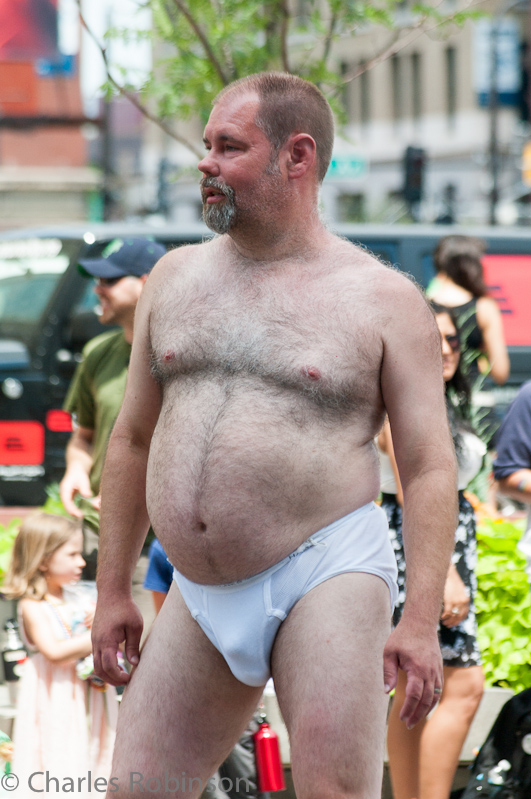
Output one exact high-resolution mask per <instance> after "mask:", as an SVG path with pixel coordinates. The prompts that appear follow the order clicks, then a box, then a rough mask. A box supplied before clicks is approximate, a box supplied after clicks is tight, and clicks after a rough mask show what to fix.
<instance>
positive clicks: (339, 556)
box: [173, 502, 398, 686]
mask: <svg viewBox="0 0 531 799" xmlns="http://www.w3.org/2000/svg"><path fill="white" fill-rule="evenodd" d="M347 572H365V573H367V574H375V575H376V576H377V577H381V578H382V580H384V581H385V582H386V583H387V586H388V588H389V593H390V600H391V601H390V613H392V610H393V608H394V606H395V604H396V601H397V598H398V589H397V583H396V578H397V567H396V559H395V555H394V552H393V548H392V546H391V543H390V540H389V532H388V525H387V518H386V515H385V513H384V511H383V510H382V509H381V508H379V507H378V505H375V504H374V502H370V503H369V504H368V505H363V507H361V508H358V509H357V510H355V511H353V512H352V513H349V514H348V515H347V516H344V517H343V518H342V519H338V520H337V521H335V522H332V524H329V525H328V526H327V527H323V529H322V530H319V532H317V533H314V534H313V535H311V536H310V538H308V539H307V540H306V541H304V543H302V544H301V545H300V547H298V548H297V549H296V550H295V551H294V552H292V553H291V555H288V556H287V557H286V558H284V559H283V560H281V561H280V563H276V564H275V565H274V566H271V568H269V569H266V571H263V572H260V573H259V574H255V575H254V576H253V577H249V578H248V579H246V580H240V581H238V582H236V583H228V584H224V585H199V584H198V583H193V582H191V581H190V580H188V579H187V578H186V577H184V576H183V575H182V574H180V572H178V571H177V569H174V572H173V577H174V580H175V581H176V583H177V585H178V587H179V590H180V592H181V594H182V597H183V599H184V601H185V603H186V605H187V607H188V609H189V611H190V613H191V614H192V616H193V618H194V619H195V620H196V621H197V622H198V624H199V625H200V626H201V629H202V630H203V632H204V633H205V635H206V636H207V637H208V638H209V639H210V641H211V642H212V643H213V644H214V646H215V647H216V649H217V650H218V651H219V652H221V654H222V655H223V657H224V658H225V660H226V662H227V664H228V666H229V668H230V670H231V671H232V673H233V674H234V676H235V677H236V678H237V679H238V680H240V681H241V682H243V683H245V684H246V685H252V686H260V685H264V684H265V683H266V682H267V680H268V679H269V677H270V676H271V665H270V661H271V651H272V649H273V643H274V641H275V636H276V634H277V632H278V628H279V627H280V625H281V624H282V622H283V621H284V619H285V618H286V617H287V615H288V613H289V612H290V610H291V609H292V608H293V606H294V605H295V603H296V602H298V600H299V599H301V598H302V597H303V596H304V595H305V594H307V593H308V591H311V590H312V588H315V587H316V586H317V585H319V584H320V583H323V582H324V581H325V580H329V579H330V578H331V577H336V576H337V575H339V574H345V573H347Z"/></svg>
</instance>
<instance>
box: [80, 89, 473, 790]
mask: <svg viewBox="0 0 531 799" xmlns="http://www.w3.org/2000/svg"><path fill="white" fill-rule="evenodd" d="M204 141H205V146H206V150H207V153H206V156H205V158H204V159H203V160H202V161H201V163H200V164H199V170H200V171H201V172H202V173H203V180H202V197H203V205H204V216H205V220H206V222H207V224H209V226H210V227H211V228H212V229H213V230H215V231H216V232H217V233H219V234H221V235H219V236H218V237H216V238H214V239H213V240H212V241H209V242H206V243H204V244H201V245H194V246H190V247H182V248H180V249H177V250H173V251H172V252H171V253H169V254H168V255H166V256H165V257H164V258H162V260H161V261H159V263H158V265H157V266H155V268H154V270H153V271H152V273H151V276H150V277H149V279H148V281H147V284H146V286H145V289H144V291H143V293H142V296H141V298H140V302H139V305H138V307H137V314H136V320H135V337H134V343H133V352H132V358H131V366H130V370H129V377H128V385H127V390H126V396H125V400H124V403H123V405H122V410H121V413H120V416H119V418H118V420H117V422H116V425H115V427H114V431H113V435H112V439H111V442H110V445H109V449H108V454H107V461H106V467H105V474H104V480H103V492H102V493H103V506H102V534H101V546H100V565H99V575H98V588H99V597H100V601H99V604H98V611H97V614H96V619H95V623H94V627H93V637H94V650H95V662H96V668H97V670H98V672H99V674H100V676H102V677H103V678H105V679H106V680H108V681H109V682H112V683H115V684H118V683H125V682H128V680H129V677H128V676H127V675H124V674H123V673H120V671H119V669H118V667H117V662H116V649H117V646H118V644H119V643H120V642H122V641H124V640H125V642H126V653H127V656H128V658H129V660H130V661H131V662H132V663H134V664H136V663H139V665H138V667H137V668H136V669H135V671H134V674H133V678H132V680H131V682H130V683H129V686H128V688H127V691H126V695H125V698H124V701H123V703H122V708H121V711H120V724H119V730H118V738H117V744H116V749H115V760H114V765H113V775H114V778H115V782H114V785H113V791H111V790H110V791H109V794H108V796H109V797H111V796H113V797H117V796H118V797H122V796H130V795H131V794H136V793H138V794H140V793H142V792H146V790H149V792H150V793H155V794H156V793H157V790H158V792H159V794H160V795H165V794H167V795H171V792H172V789H175V782H173V783H172V782H171V779H172V778H173V779H178V780H184V781H185V782H184V783H183V782H182V781H181V783H180V785H181V788H180V790H182V791H183V792H186V795H187V796H192V797H195V796H199V793H200V789H201V787H203V786H204V783H205V781H206V780H207V779H208V777H209V775H210V774H213V773H214V771H215V770H216V768H217V767H218V765H219V764H220V763H221V762H222V760H223V759H224V758H225V757H226V755H227V754H228V752H229V751H230V749H231V747H232V746H233V744H234V742H235V741H236V740H237V738H238V736H239V735H240V733H241V732H242V730H243V729H244V727H245V724H246V722H247V720H248V719H249V717H250V716H251V714H252V712H253V710H254V708H255V706H256V704H257V702H258V700H259V698H260V694H261V691H262V688H263V685H264V683H265V681H266V679H267V678H268V676H269V674H270V673H272V675H273V677H274V680H275V688H276V692H277V697H278V701H279V704H280V707H281V710H282V713H283V716H284V720H285V722H286V725H287V727H288V731H289V734H290V740H291V760H292V768H293V778H294V781H295V787H296V791H297V796H298V797H299V799H309V797H316V799H323V797H330V796H333V797H335V798H336V799H337V797H347V796H348V797H357V798H358V799H376V797H379V796H380V791H381V778H382V763H383V746H384V743H383V742H384V727H385V716H386V708H387V692H388V691H389V690H390V689H391V688H392V687H393V686H394V685H395V683H396V677H397V669H398V667H399V666H400V667H401V668H402V669H403V670H404V671H406V673H407V676H408V687H407V697H406V700H405V703H404V706H403V708H402V718H403V720H404V721H405V722H406V724H408V725H413V724H415V723H416V722H417V721H418V720H419V719H420V718H422V717H423V716H424V715H425V713H426V712H428V711H429V709H430V708H431V707H432V706H433V705H434V703H435V702H436V700H437V695H438V693H439V692H440V690H441V685H442V664H441V657H440V649H439V645H438V641H437V635H436V627H437V622H438V619H439V615H440V610H441V599H442V591H443V584H444V579H445V575H446V572H447V569H448V562H449V558H450V552H451V549H452V546H453V535H454V529H455V524H456V518H457V515H456V505H455V496H456V491H455V485H456V473H455V464H454V454H453V447H452V442H451V439H450V436H449V432H448V427H447V422H446V410H445V404H444V391H443V384H442V378H441V375H442V368H441V346H440V338H439V334H438V332H437V328H436V325H435V322H434V320H433V317H432V314H431V312H430V310H429V309H428V307H427V305H426V303H425V301H424V299H423V298H422V296H421V294H420V293H419V291H418V290H417V288H416V287H415V286H414V285H413V283H412V282H411V281H409V280H408V279H407V278H406V277H405V276H404V275H402V274H400V273H399V272H397V271H394V270H392V269H389V268H387V267H386V266H384V265H382V264H381V263H379V262H378V261H377V260H375V259H374V258H373V257H372V256H371V255H369V254H368V253H367V252H365V251H363V250H361V249H359V248H357V247H355V246H353V245H352V244H350V243H349V242H347V241H344V240H342V239H340V238H337V237H336V236H334V235H332V234H331V233H330V232H329V231H328V230H327V229H326V228H325V227H324V225H323V224H322V222H321V221H320V218H319V213H318V188H319V182H320V181H321V180H322V179H323V177H324V175H325V173H326V170H327V166H328V162H329V159H330V155H331V151H332V143H333V121H332V114H331V112H330V108H329V106H328V103H327V102H326V100H325V99H324V97H323V96H322V95H321V93H320V92H318V91H317V89H315V87H313V86H312V85H311V84H308V83H306V82H304V81H301V80H300V79H299V78H295V77H293V76H290V75H285V74H273V75H258V76H251V77H250V78H246V79H244V80H243V81H241V82H237V83H235V84H231V85H230V86H229V87H227V88H226V89H225V90H224V91H223V92H222V93H221V94H220V95H219V96H218V98H217V100H216V101H215V104H214V108H213V111H212V114H211V116H210V119H209V122H208V124H207V126H206V128H205V134H204ZM386 411H387V413H388V414H389V419H390V422H391V425H392V429H393V439H394V441H395V450H396V457H397V462H398V467H399V470H400V476H401V480H402V484H403V486H404V506H405V519H404V532H405V535H406V537H407V555H408V598H407V602H406V608H405V610H404V614H403V617H402V621H401V622H400V624H399V625H398V626H397V628H396V629H395V630H394V631H393V632H390V614H391V606H392V603H393V601H394V599H395V597H396V586H395V583H394V577H395V562H394V556H393V552H392V550H391V548H390V545H389V541H388V536H387V529H386V523H385V521H384V520H383V518H382V511H381V510H380V509H379V508H378V507H377V506H375V505H374V504H373V500H374V499H375V497H376V496H377V494H378V490H379V472H378V458H377V455H376V451H375V447H374V443H373V442H374V437H375V436H376V434H377V433H378V430H379V429H380V427H381V425H382V422H383V419H384V414H385V412H386ZM146 495H147V501H146ZM148 515H149V518H150V519H151V521H152V524H153V527H154V529H155V531H156V534H157V536H158V537H159V538H160V540H161V543H162V544H163V546H164V549H165V550H166V552H167V553H168V557H169V559H170V560H171V562H172V563H173V564H174V565H175V567H176V573H175V581H174V582H175V584H174V585H173V586H172V588H171V589H170V592H169V595H168V598H167V600H166V602H165V603H164V606H163V608H162V611H161V613H160V614H159V616H158V617H157V621H156V622H155V625H154V628H153V630H152V633H151V635H150V637H149V639H148V642H147V644H146V646H145V647H144V649H143V650H142V654H141V657H140V656H139V648H138V642H139V640H140V632H141V617H140V614H139V612H138V610H137V608H136V607H135V605H134V603H133V602H132V599H131V591H130V583H131V572H132V570H133V567H134V564H135V562H136V559H137V557H138V553H139V552H140V549H141V547H142V543H143V540H144V536H145V534H146V531H147V528H148ZM179 589H180V590H179ZM139 774H140V775H141V777H142V778H143V780H144V781H143V782H142V780H141V778H140V777H139V776H138V775H139ZM135 780H136V781H135ZM147 780H151V782H150V783H149V786H148V785H147ZM157 780H158V782H157ZM114 787H116V788H117V789H118V790H117V791H114Z"/></svg>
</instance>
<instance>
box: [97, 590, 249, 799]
mask: <svg viewBox="0 0 531 799" xmlns="http://www.w3.org/2000/svg"><path fill="white" fill-rule="evenodd" d="M261 693H262V689H261V688H250V687H249V686H247V685H243V683H241V682H239V681H238V680H237V679H236V678H235V677H234V676H233V675H232V674H231V672H230V670H229V668H228V666H227V664H226V663H225V661H224V659H223V658H222V657H221V655H220V654H219V652H218V651H217V649H215V647H214V646H212V644H211V643H210V641H209V640H208V639H207V637H206V636H205V634H204V633H203V631H202V630H201V629H200V627H199V625H198V624H197V623H196V622H195V621H194V619H193V618H192V617H191V615H190V613H189V611H188V609H187V607H186V605H185V604H184V602H183V600H182V598H181V595H180V593H179V590H178V588H177V586H176V585H175V584H172V587H171V589H170V592H169V594H168V597H167V599H166V601H165V602H164V605H163V607H162V609H161V611H160V613H159V615H158V616H157V619H156V620H155V622H154V624H153V627H152V630H151V633H150V635H149V637H148V639H147V642H146V645H145V647H144V649H143V650H142V654H141V658H140V664H139V666H138V667H137V669H136V671H135V673H134V675H133V678H132V680H131V682H130V684H129V686H128V688H127V690H126V692H125V695H124V699H123V701H122V707H121V708H120V713H119V721H118V733H117V738H116V746H115V750H114V759H113V769H112V773H113V777H114V778H115V783H114V785H111V786H110V791H109V793H108V796H109V799H110V798H111V797H112V799H121V797H130V796H131V795H135V796H136V795H137V794H138V795H140V794H142V793H144V794H145V793H149V794H150V795H155V796H157V795H160V796H163V795H165V794H171V793H172V791H173V793H174V794H175V792H176V790H178V791H179V792H182V793H183V794H184V793H186V796H188V797H190V799H194V798H195V797H198V796H199V795H200V794H201V792H202V790H203V788H204V787H205V785H206V783H207V781H208V779H209V778H210V777H211V776H212V774H214V773H215V771H216V769H217V768H218V766H219V765H220V763H221V762H222V761H223V760H224V759H225V758H226V757H227V755H228V754H229V752H230V751H231V749H232V747H233V745H234V743H235V742H236V741H237V740H238V738H239V737H240V735H241V733H242V732H243V730H244V728H245V726H246V724H247V722H248V721H249V719H250V718H251V716H252V714H253V711H254V710H255V708H256V705H257V704H258V701H259V699H260V696H261ZM183 777H184V779H185V788H183V787H182V786H183V783H182V780H183ZM172 779H173V782H171V780H172ZM168 780H170V782H169V783H168V785H167V787H166V788H165V784H166V783H167V782H168ZM175 780H179V782H178V783H176V782H175ZM177 784H178V785H179V788H178V789H177V787H176V786H177ZM115 785H118V786H119V791H115V792H113V790H112V789H113V788H114V787H115Z"/></svg>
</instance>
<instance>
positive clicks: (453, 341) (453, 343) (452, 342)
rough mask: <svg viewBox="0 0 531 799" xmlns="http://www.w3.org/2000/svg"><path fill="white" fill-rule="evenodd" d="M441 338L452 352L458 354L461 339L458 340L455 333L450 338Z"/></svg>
mask: <svg viewBox="0 0 531 799" xmlns="http://www.w3.org/2000/svg"><path fill="white" fill-rule="evenodd" d="M443 338H444V339H446V343H447V344H448V346H449V347H450V349H451V350H452V352H459V349H460V347H461V339H460V338H459V336H458V335H457V333H454V335H451V336H443Z"/></svg>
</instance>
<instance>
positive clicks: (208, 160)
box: [197, 150, 219, 177]
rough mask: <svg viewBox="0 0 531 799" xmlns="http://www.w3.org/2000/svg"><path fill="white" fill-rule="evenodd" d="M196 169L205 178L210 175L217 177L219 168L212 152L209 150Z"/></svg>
mask: <svg viewBox="0 0 531 799" xmlns="http://www.w3.org/2000/svg"><path fill="white" fill-rule="evenodd" d="M197 168H198V169H199V171H200V172H202V173H203V175H205V176H206V177H208V176H211V175H219V166H218V163H217V161H216V159H215V158H214V155H213V153H212V150H210V151H209V152H208V153H207V154H206V155H205V157H204V158H202V159H201V161H200V162H199V163H198V165H197Z"/></svg>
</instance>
